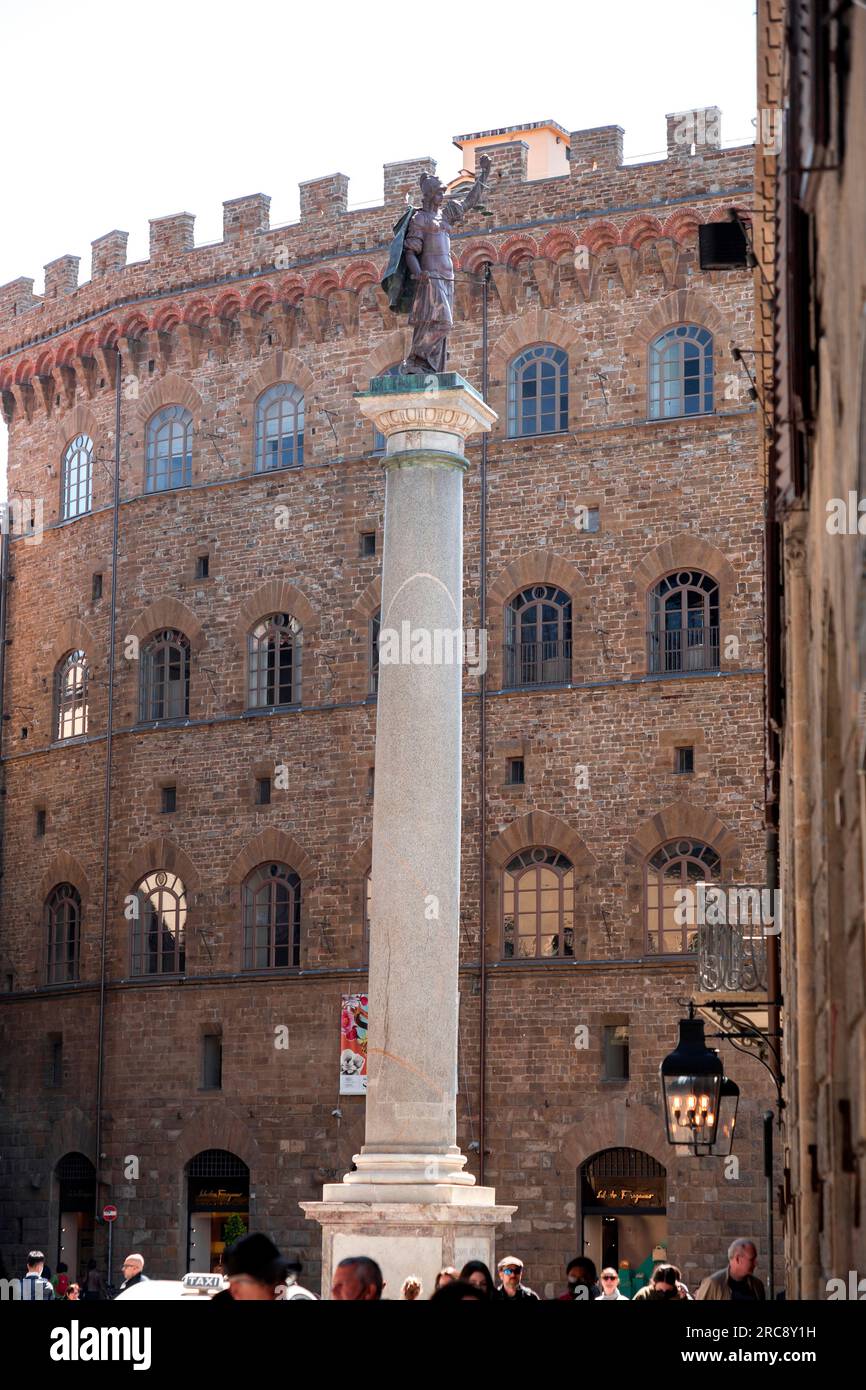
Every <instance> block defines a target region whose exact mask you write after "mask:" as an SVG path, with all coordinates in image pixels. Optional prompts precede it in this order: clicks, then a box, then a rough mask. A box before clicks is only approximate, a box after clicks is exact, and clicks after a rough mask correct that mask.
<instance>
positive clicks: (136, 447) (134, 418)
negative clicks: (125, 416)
mask: <svg viewBox="0 0 866 1390" xmlns="http://www.w3.org/2000/svg"><path fill="white" fill-rule="evenodd" d="M169 405H181V406H185V408H186V409H187V410H188V411H189V413H190V415H191V416H192V428H193V449H192V480H193V482H195V481H196V479H197V478H198V476H199V473H200V469H201V448H200V443H199V438H198V436H199V431H200V429H201V423H202V418H203V414H204V404H203V402H202V398H201V396H200V395H199V394H198V392H197V391H196V389H195V387H194V386H192V385H191V383H190V382H188V381H187V380H186V379H185V378H184V377H182V376H179V375H178V374H177V373H176V372H167V373H166V375H165V376H164V377H161V378H160V379H159V381H155V382H154V383H153V385H152V386H149V387H148V388H147V390H146V391H144V392H142V394H141V396H140V397H139V399H138V400H137V401H136V402H135V403H134V405H133V407H132V409H131V411H130V419H129V432H130V434H131V435H132V440H131V443H130V449H129V458H130V468H131V470H132V478H133V482H134V484H136V485H137V486H138V488H139V489H140V491H141V493H142V494H144V493H146V490H147V472H146V470H147V461H146V460H147V426H148V422H149V421H150V420H151V419H152V417H153V416H154V415H155V414H156V413H157V411H158V410H162V409H163V407H164V406H169Z"/></svg>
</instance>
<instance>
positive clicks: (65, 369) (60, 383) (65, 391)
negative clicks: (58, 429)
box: [53, 362, 76, 410]
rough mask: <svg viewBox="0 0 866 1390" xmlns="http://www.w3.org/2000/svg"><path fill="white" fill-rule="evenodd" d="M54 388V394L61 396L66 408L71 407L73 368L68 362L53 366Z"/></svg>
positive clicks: (73, 393)
mask: <svg viewBox="0 0 866 1390" xmlns="http://www.w3.org/2000/svg"><path fill="white" fill-rule="evenodd" d="M53 375H54V390H55V395H59V396H61V397H62V399H63V401H64V402H65V403H66V406H67V408H68V409H70V410H71V409H72V407H73V406H74V404H75V387H76V380H75V369H74V367H71V366H70V365H69V364H68V363H65V362H64V363H63V364H62V365H61V366H56V367H55V368H54V372H53Z"/></svg>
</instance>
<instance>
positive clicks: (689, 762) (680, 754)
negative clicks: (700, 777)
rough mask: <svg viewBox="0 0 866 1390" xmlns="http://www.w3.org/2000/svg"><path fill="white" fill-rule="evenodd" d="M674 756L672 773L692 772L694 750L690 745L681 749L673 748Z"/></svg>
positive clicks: (693, 768) (693, 767)
mask: <svg viewBox="0 0 866 1390" xmlns="http://www.w3.org/2000/svg"><path fill="white" fill-rule="evenodd" d="M674 755H675V762H674V772H694V770H695V750H694V748H693V747H692V746H691V745H690V744H689V745H688V746H685V747H683V748H675V749H674Z"/></svg>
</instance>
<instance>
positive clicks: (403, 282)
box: [382, 207, 417, 314]
mask: <svg viewBox="0 0 866 1390" xmlns="http://www.w3.org/2000/svg"><path fill="white" fill-rule="evenodd" d="M415 211H417V209H415V208H413V207H407V209H406V211H405V212H404V213H403V214H402V215H401V217H400V220H399V221H398V222H395V224H394V240H393V241H392V242H391V249H390V250H389V252H388V266H387V269H386V271H385V274H384V275H383V277H382V289H383V290H384V291H385V293H386V294H387V296H388V303H389V305H390V307H391V311H392V312H393V313H395V314H407V313H408V312H409V310H410V309H411V308H412V301H413V300H414V298H415V283H416V282H415V281H413V279H412V277H411V275H410V274H409V267H408V266H407V264H406V248H405V241H406V229H407V227H408V226H409V222H410V219H411V217H412V214H413V213H414V212H415Z"/></svg>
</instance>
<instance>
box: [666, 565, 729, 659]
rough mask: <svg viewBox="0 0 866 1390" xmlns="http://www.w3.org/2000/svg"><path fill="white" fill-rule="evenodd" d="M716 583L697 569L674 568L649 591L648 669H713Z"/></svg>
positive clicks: (716, 645) (716, 644)
mask: <svg viewBox="0 0 866 1390" xmlns="http://www.w3.org/2000/svg"><path fill="white" fill-rule="evenodd" d="M718 668H719V586H718V584H717V583H716V581H715V579H712V578H711V577H710V575H708V574H704V573H703V572H702V571H701V570H676V571H675V572H674V573H673V574H668V575H666V576H665V578H664V579H662V580H660V581H659V583H658V584H656V586H655V588H654V589H653V591H652V593H651V595H650V631H649V669H650V671H651V672H652V671H658V672H662V671H717V670H718Z"/></svg>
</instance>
